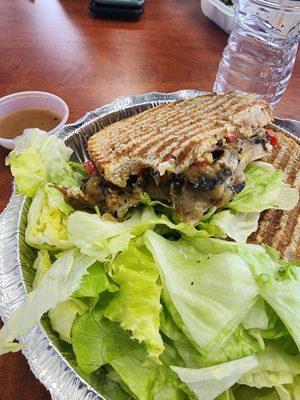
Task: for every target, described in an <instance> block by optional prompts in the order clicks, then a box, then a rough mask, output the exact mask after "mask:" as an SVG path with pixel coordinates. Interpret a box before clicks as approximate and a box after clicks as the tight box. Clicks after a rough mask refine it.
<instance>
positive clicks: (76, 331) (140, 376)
mask: <svg viewBox="0 0 300 400" xmlns="http://www.w3.org/2000/svg"><path fill="white" fill-rule="evenodd" d="M101 303H102V304H101ZM103 311H104V309H103V302H101V301H100V302H99V304H98V305H97V306H96V307H95V308H94V309H93V310H92V311H91V312H90V311H88V312H86V313H85V314H83V315H81V316H77V317H76V319H75V322H74V324H73V328H72V344H73V349H74V352H75V355H76V359H77V362H78V365H79V367H80V368H81V369H82V370H83V371H84V372H85V373H89V374H90V373H92V372H93V371H96V370H97V369H98V368H99V367H100V366H101V365H105V364H110V365H111V366H112V367H113V369H114V370H115V371H116V373H117V374H118V375H119V376H120V378H121V379H122V381H123V382H124V384H125V385H126V386H127V387H128V388H129V390H130V392H131V393H133V395H134V396H135V397H136V398H137V399H139V400H149V399H156V400H169V399H172V400H183V399H186V395H185V394H184V392H183V391H182V390H181V387H182V384H181V383H180V381H179V380H178V378H177V376H176V374H175V373H174V372H172V370H171V369H170V368H169V367H168V366H167V365H159V364H157V363H156V362H154V361H152V360H151V359H150V358H149V357H148V356H147V352H146V349H145V347H144V345H142V344H139V343H138V342H137V341H136V340H132V339H130V336H129V334H128V333H127V332H126V331H123V330H122V329H121V328H120V326H119V324H117V323H114V322H111V321H110V320H108V319H106V318H104V317H103Z"/></svg>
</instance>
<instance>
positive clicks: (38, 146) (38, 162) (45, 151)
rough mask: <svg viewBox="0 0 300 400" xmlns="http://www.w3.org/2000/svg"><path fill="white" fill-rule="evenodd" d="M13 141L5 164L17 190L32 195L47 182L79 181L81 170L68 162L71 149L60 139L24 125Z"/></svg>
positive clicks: (69, 183)
mask: <svg viewBox="0 0 300 400" xmlns="http://www.w3.org/2000/svg"><path fill="white" fill-rule="evenodd" d="M15 143H16V144H15V149H14V150H13V151H11V152H10V154H9V156H8V164H9V165H10V168H11V172H12V174H13V176H14V177H15V180H16V184H17V187H18V190H19V192H20V193H22V194H25V195H26V196H30V197H33V196H34V195H35V193H36V192H37V190H38V189H40V188H42V187H43V186H44V185H45V184H46V183H48V182H52V183H59V184H61V185H64V186H78V185H79V184H80V182H81V180H82V178H83V176H82V174H81V173H79V172H78V171H75V170H72V168H71V167H70V166H69V164H68V161H69V159H70V157H71V155H72V153H73V151H72V150H71V149H70V148H69V147H66V146H65V144H64V142H63V141H62V140H61V139H59V138H57V137H56V136H54V135H48V134H47V133H46V132H44V131H41V130H40V129H26V130H25V131H24V133H23V135H22V136H19V137H18V138H16V140H15Z"/></svg>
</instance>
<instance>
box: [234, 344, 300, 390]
mask: <svg viewBox="0 0 300 400" xmlns="http://www.w3.org/2000/svg"><path fill="white" fill-rule="evenodd" d="M257 360H258V365H257V366H256V367H255V368H254V369H253V370H252V371H250V372H248V373H246V374H245V375H243V376H242V377H241V378H240V379H239V381H238V383H240V384H242V385H247V386H251V387H256V388H258V389H261V388H263V387H273V386H274V387H276V386H282V385H286V384H293V383H294V379H295V377H296V376H297V375H300V355H298V356H291V355H289V354H288V353H286V352H284V351H282V350H281V349H280V348H278V347H276V346H275V345H274V344H272V345H271V344H269V345H268V347H267V348H266V349H265V350H264V351H262V352H261V353H258V354H257Z"/></svg>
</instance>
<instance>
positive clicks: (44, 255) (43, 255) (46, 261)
mask: <svg viewBox="0 0 300 400" xmlns="http://www.w3.org/2000/svg"><path fill="white" fill-rule="evenodd" d="M51 264H52V262H51V259H50V255H49V253H48V251H47V250H44V249H42V250H40V251H38V254H37V258H36V259H35V260H34V263H33V265H32V266H33V268H34V269H35V270H36V274H35V277H34V281H33V284H32V287H33V289H35V288H36V287H37V285H38V284H39V283H40V281H41V279H42V277H43V276H44V275H45V273H46V272H47V271H48V269H49V268H50V267H51Z"/></svg>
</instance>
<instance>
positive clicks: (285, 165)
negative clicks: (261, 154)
mask: <svg viewBox="0 0 300 400" xmlns="http://www.w3.org/2000/svg"><path fill="white" fill-rule="evenodd" d="M276 137H277V140H278V145H277V146H276V148H275V149H274V151H273V152H272V153H271V154H269V155H268V156H266V157H265V159H264V160H263V161H266V162H268V163H270V164H272V165H273V166H274V167H275V168H276V169H279V170H281V171H282V172H283V173H284V177H285V182H286V183H288V184H289V185H290V186H293V187H295V188H296V189H298V191H299V190H300V145H299V143H297V142H296V141H295V140H293V139H290V138H288V137H286V136H285V135H284V134H283V133H281V132H276ZM250 241H251V242H254V243H265V244H268V245H269V246H272V247H274V248H275V249H277V250H278V251H279V253H280V255H281V257H283V258H285V259H287V260H299V259H300V200H299V201H298V204H297V205H296V207H295V208H293V209H292V210H290V211H284V210H275V209H269V210H266V211H264V212H262V213H261V216H260V219H259V224H258V230H257V231H256V232H255V233H253V234H252V235H251V237H250Z"/></svg>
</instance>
